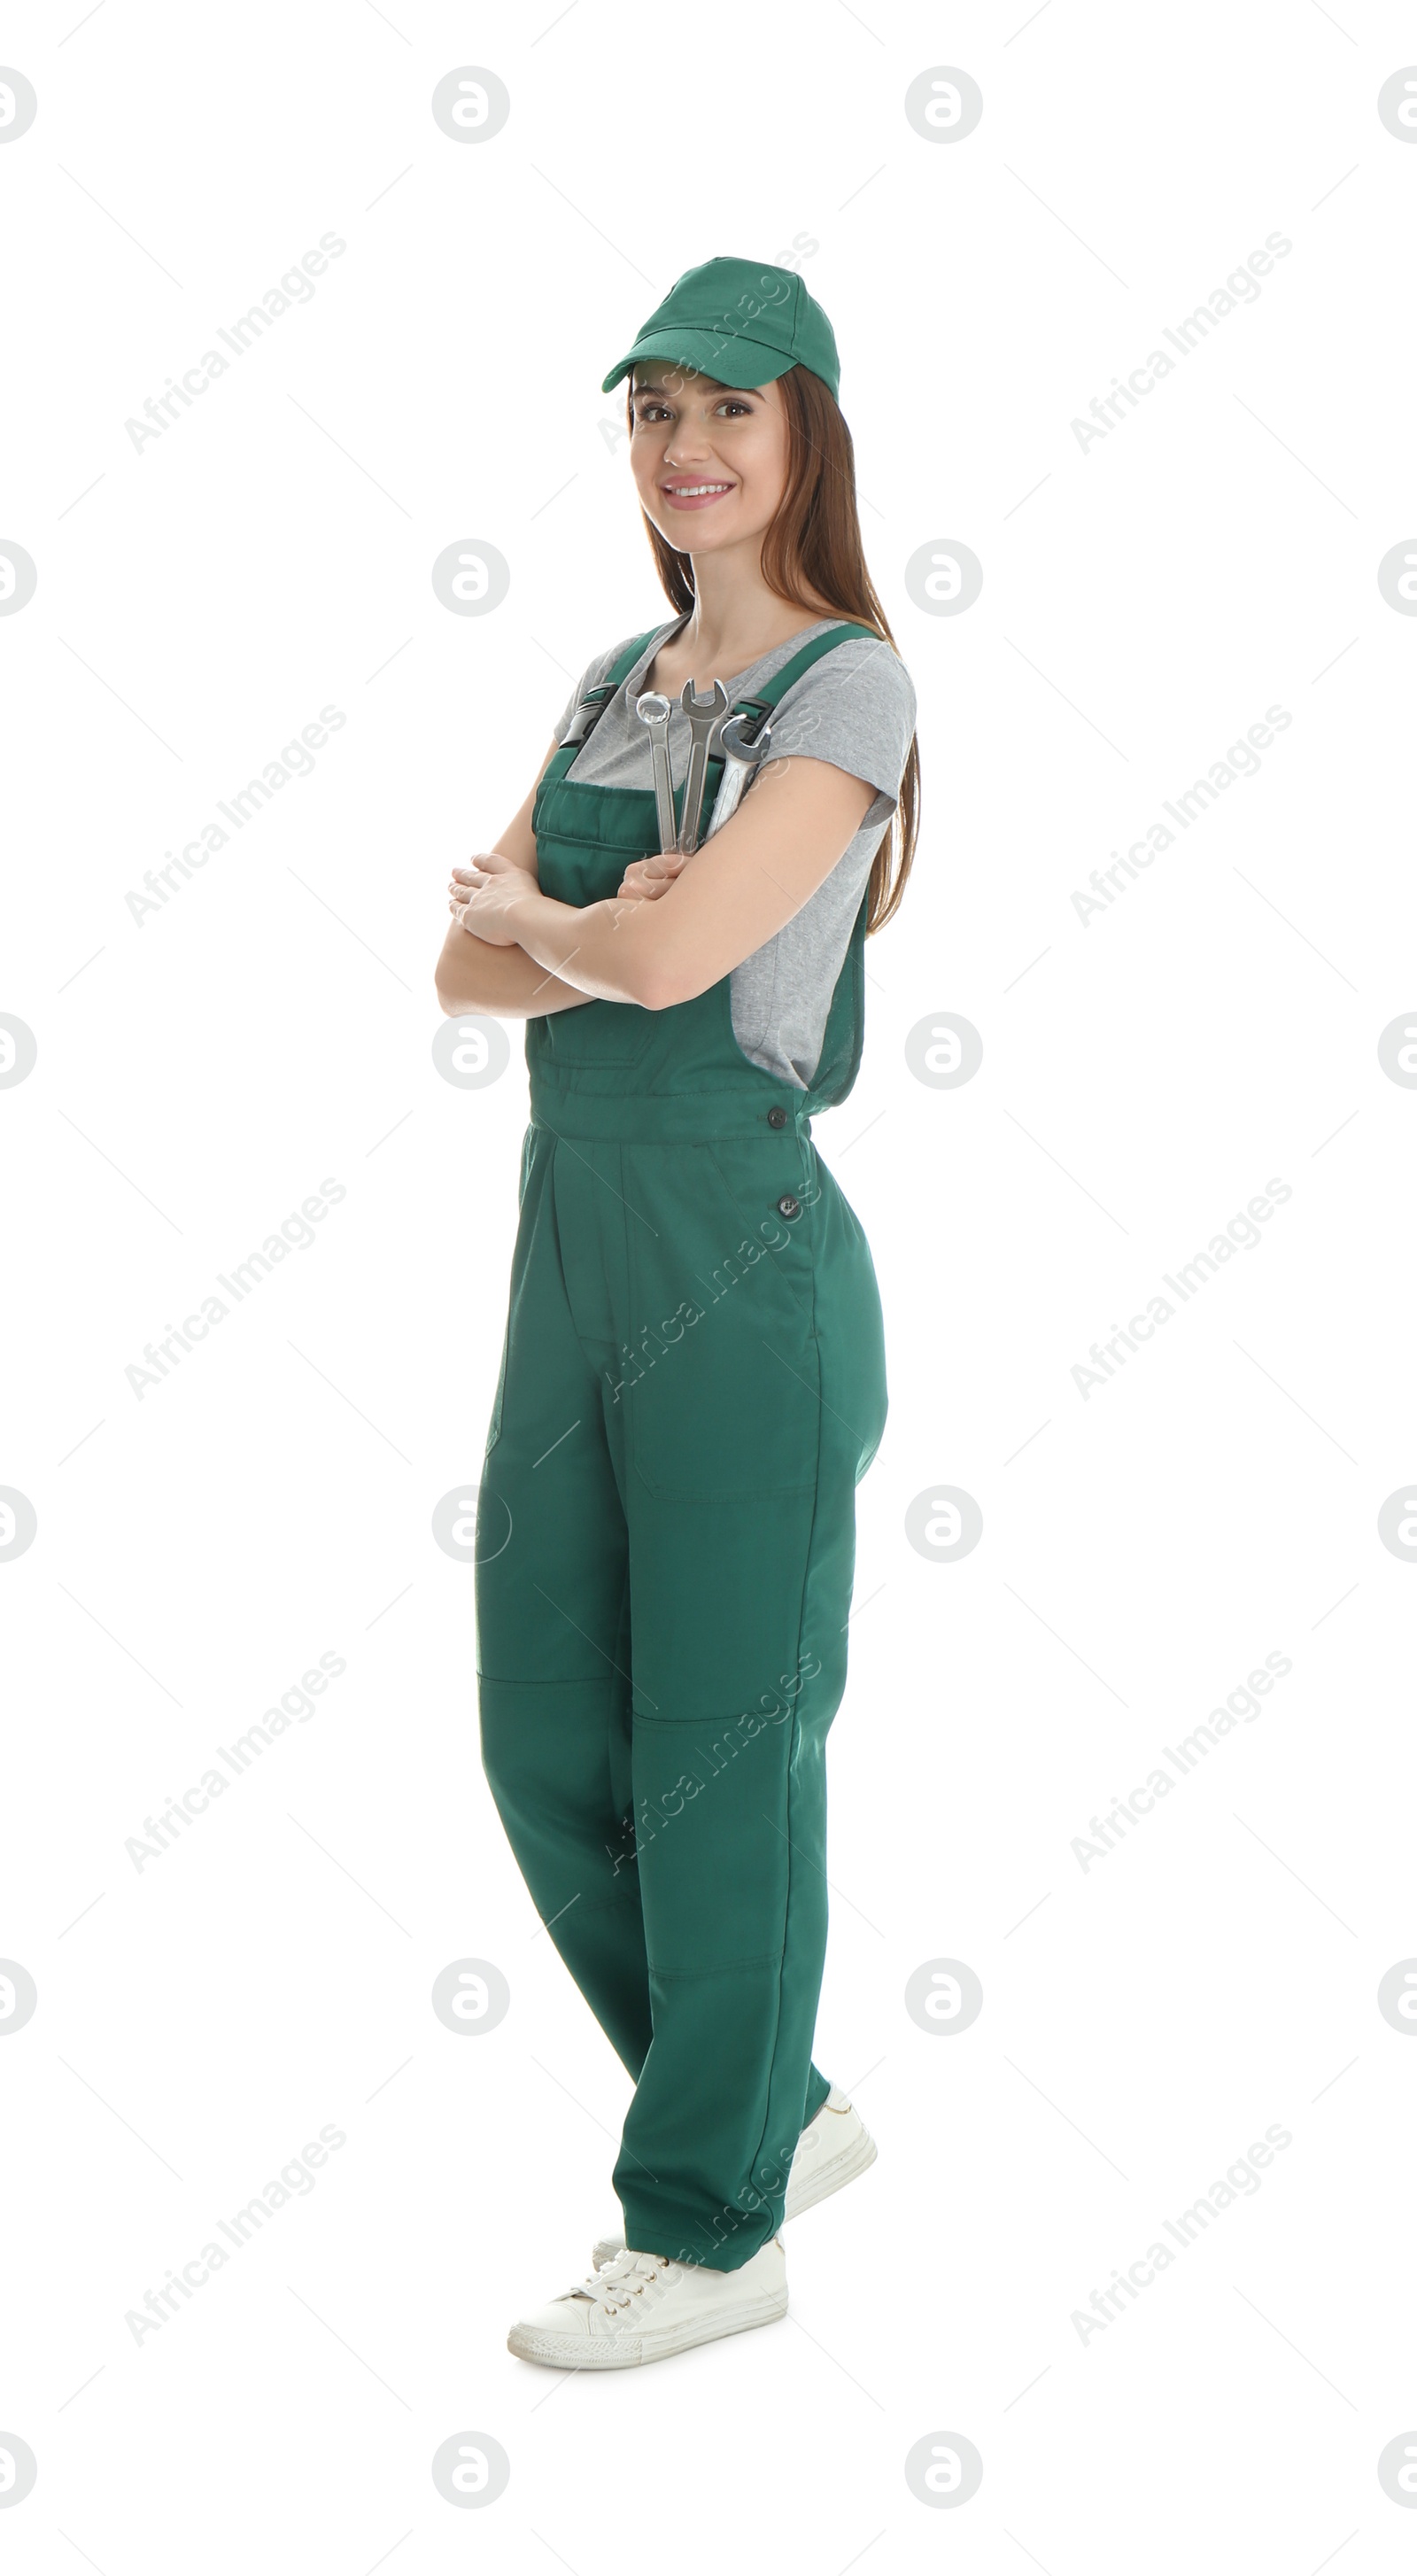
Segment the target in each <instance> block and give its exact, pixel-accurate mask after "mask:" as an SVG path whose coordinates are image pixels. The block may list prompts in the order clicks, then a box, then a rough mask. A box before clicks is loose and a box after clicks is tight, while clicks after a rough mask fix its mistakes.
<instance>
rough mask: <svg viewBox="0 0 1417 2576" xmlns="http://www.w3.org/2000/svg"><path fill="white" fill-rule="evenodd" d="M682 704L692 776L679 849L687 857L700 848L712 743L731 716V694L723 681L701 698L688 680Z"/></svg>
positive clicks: (686, 786) (686, 792)
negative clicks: (685, 719) (720, 727)
mask: <svg viewBox="0 0 1417 2576" xmlns="http://www.w3.org/2000/svg"><path fill="white" fill-rule="evenodd" d="M679 704H680V706H681V707H682V708H683V710H684V713H685V715H686V716H687V717H688V719H689V735H690V749H689V774H688V776H687V778H686V779H685V781H684V809H683V814H682V817H681V819H680V824H679V847H680V849H681V850H682V851H684V853H685V854H686V856H687V854H688V853H689V852H690V851H692V850H696V849H697V848H698V846H699V821H700V817H701V816H702V813H703V810H704V786H705V783H706V781H707V778H708V763H709V742H710V739H711V737H712V735H713V734H714V732H715V731H716V729H717V726H718V724H719V721H720V719H721V718H722V717H723V716H726V715H727V713H728V704H729V700H728V691H727V690H726V689H725V687H724V685H723V682H722V681H721V680H714V681H713V682H712V683H711V684H710V688H709V693H708V696H707V697H706V698H700V697H699V696H698V695H697V694H696V692H695V689H694V683H693V681H692V680H686V681H685V682H684V687H683V690H682V692H681V695H680V699H679Z"/></svg>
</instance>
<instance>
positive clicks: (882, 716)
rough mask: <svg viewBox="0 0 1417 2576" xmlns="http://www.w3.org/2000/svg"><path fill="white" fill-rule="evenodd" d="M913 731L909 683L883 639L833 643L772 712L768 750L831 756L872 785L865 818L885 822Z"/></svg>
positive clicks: (809, 757) (781, 754) (786, 756)
mask: <svg viewBox="0 0 1417 2576" xmlns="http://www.w3.org/2000/svg"><path fill="white" fill-rule="evenodd" d="M914 731H915V690H914V687H913V685H912V682H911V678H910V673H909V672H908V671H907V669H906V667H905V664H904V663H903V662H902V660H901V659H900V656H899V654H898V653H896V652H894V651H893V650H892V648H891V646H890V645H889V644H887V643H885V642H871V643H867V642H866V641H865V640H864V639H861V640H853V641H852V642H851V643H849V644H838V645H837V646H836V647H835V648H834V650H833V651H832V652H830V653H824V654H823V656H822V658H821V660H820V661H819V662H814V663H813V665H812V668H811V670H810V671H807V672H804V674H803V676H802V678H801V679H800V680H799V681H797V683H796V685H795V686H794V687H793V688H790V689H789V690H788V692H787V695H786V696H785V697H784V698H783V700H782V701H781V704H780V705H779V706H778V708H777V710H776V712H775V714H774V716H773V719H772V753H771V756H772V757H776V758H781V759H790V758H791V757H792V755H793V754H794V753H796V754H797V755H798V756H799V758H804V759H807V760H829V761H830V762H831V763H832V766H833V767H834V768H836V769H845V770H849V772H850V773H851V776H852V777H853V778H864V779H865V780H866V782H867V784H868V785H869V786H871V787H874V788H875V790H876V799H875V803H874V804H873V805H871V806H870V807H869V809H868V811H867V813H866V815H865V817H864V819H863V822H862V826H861V828H862V830H863V831H864V830H865V828H866V825H867V824H869V823H876V822H884V820H885V819H886V816H887V815H888V814H889V813H890V811H891V809H892V808H893V806H894V804H895V801H896V798H897V797H898V796H899V794H900V782H901V779H902V777H903V776H904V773H905V764H906V760H907V758H908V756H909V752H910V743H911V737H912V735H913V734H914Z"/></svg>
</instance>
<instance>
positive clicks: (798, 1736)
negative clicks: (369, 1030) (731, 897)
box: [477, 625, 886, 2271]
mask: <svg viewBox="0 0 1417 2576" xmlns="http://www.w3.org/2000/svg"><path fill="white" fill-rule="evenodd" d="M866 631H867V630H865V629H863V628H861V627H858V626H852V625H843V626H838V627H836V628H834V629H833V630H832V631H830V632H829V633H828V634H825V635H822V636H818V637H816V638H815V639H814V640H813V641H812V642H811V643H810V644H808V645H806V646H804V647H803V649H802V651H801V652H800V653H798V654H797V655H796V656H795V657H794V658H793V659H792V660H791V661H789V662H788V663H787V665H786V666H785V668H784V669H783V670H781V671H780V672H779V673H778V674H777V676H776V678H775V680H774V681H773V682H772V683H771V684H770V685H769V686H768V687H767V688H765V689H764V690H763V692H762V694H761V696H759V697H757V698H755V699H752V700H747V699H740V700H738V701H736V704H737V706H739V707H740V708H748V709H750V710H761V713H762V716H764V717H765V715H766V712H767V710H768V709H769V708H770V707H771V706H772V705H774V704H775V703H776V701H777V699H778V698H779V697H780V696H781V695H782V694H783V693H784V692H785V691H786V690H787V689H788V688H790V687H791V685H792V683H793V682H794V681H795V680H797V679H799V678H800V677H801V675H802V673H803V672H804V671H805V670H807V669H808V668H809V667H810V666H811V664H812V663H813V662H815V661H816V660H817V659H818V657H819V656H820V655H821V654H823V653H825V652H829V651H830V650H831V649H832V648H833V646H835V645H836V644H838V643H841V642H843V641H844V640H846V639H847V638H848V637H857V636H860V635H862V634H863V633H865V632H866ZM648 641H649V638H648V636H641V637H639V638H638V639H637V641H636V642H635V643H634V644H633V645H631V646H630V647H629V648H628V650H627V651H626V653H625V654H624V655H623V656H622V657H621V660H620V661H619V663H618V664H617V666H616V668H615V670H614V671H613V672H612V674H611V677H610V679H609V681H607V682H606V683H605V684H604V685H603V687H602V688H601V689H600V690H599V691H593V692H592V693H591V695H590V697H589V698H588V699H587V700H585V701H583V702H582V707H581V710H580V714H579V715H578V717H577V720H576V723H575V724H574V725H573V727H572V735H573V736H574V737H575V739H568V740H567V741H566V742H565V743H564V744H562V746H561V747H560V749H559V750H558V751H557V752H556V753H555V755H554V757H553V758H552V760H551V762H550V764H549V766H548V768H547V770H546V773H545V776H544V777H543V779H542V782H541V786H540V789H539V791H538V795H537V799H536V805H535V809H534V814H533V827H534V830H535V833H536V848H537V865H538V871H539V876H540V882H541V886H542V889H543V891H544V892H545V893H547V894H549V895H552V896H554V897H555V898H556V899H557V900H558V901H560V902H563V903H570V904H575V905H585V904H589V903H596V902H599V901H602V900H604V899H606V898H608V897H611V896H613V895H614V894H615V893H616V892H617V890H618V887H619V884H620V879H621V877H622V875H623V874H624V871H625V868H626V867H627V866H628V864H629V863H630V862H631V860H634V859H638V858H642V857H644V856H645V855H646V853H648V852H650V851H652V850H654V848H655V847H656V846H657V838H658V835H657V831H656V822H655V805H654V796H653V793H652V790H651V789H649V788H645V789H643V790H639V789H635V790H627V789H614V788H606V787H597V786H594V785H589V784H577V783H576V781H575V780H573V779H569V778H568V777H567V775H566V773H567V771H568V770H569V769H570V768H571V767H572V765H573V763H574V761H575V758H576V755H577V752H578V751H579V749H580V747H581V743H582V742H583V741H584V739H585V735H586V733H587V732H588V730H589V728H590V726H591V725H592V724H593V723H594V722H595V720H596V718H597V716H598V715H599V713H600V712H602V710H603V708H604V705H605V704H606V703H607V701H608V700H609V699H610V698H611V697H612V696H613V695H614V694H615V690H616V689H617V688H618V687H619V686H621V685H622V684H623V682H624V679H625V677H626V675H627V673H628V672H629V670H630V669H632V668H633V666H634V663H635V661H636V660H637V659H638V656H639V654H640V653H641V652H642V651H643V650H644V647H645V645H646V644H647V643H648ZM646 766H647V767H648V744H647V745H646ZM722 766H723V764H722V763H721V762H720V761H711V762H710V764H709V776H708V787H707V791H706V798H705V807H704V810H705V813H707V812H708V810H709V807H710V805H711V803H712V799H713V795H714V792H715V787H716V784H717V780H718V778H719V777H720V776H721V774H722ZM680 796H681V802H682V791H680ZM865 925H866V898H865V897H864V896H863V899H862V903H861V908H860V911H859V912H858V915H857V919H856V923H855V927H854V930H853V933H852V937H851V942H850V946H849V948H848V952H847V955H846V958H845V961H844V963H843V965H842V968H841V972H840V975H839V976H838V979H837V983H836V987H835V991H834V994H833V997H832V1003H831V1009H830V1013H829V1016H828V1021H827V1028H826V1034H825V1039H824V1042H823V1047H822V1054H821V1061H820V1064H819V1066H818V1069H817V1073H816V1076H815V1079H814V1081H813V1083H812V1086H811V1088H810V1090H808V1091H806V1092H803V1091H801V1090H799V1089H798V1088H797V1087H796V1086H795V1085H794V1084H791V1083H787V1082H780V1081H778V1080H776V1079H775V1078H774V1077H773V1076H772V1075H771V1074H769V1073H767V1072H765V1071H764V1070H763V1068H762V1067H761V1066H759V1065H756V1064H754V1063H753V1062H752V1061H751V1060H750V1059H749V1058H748V1057H747V1056H745V1055H744V1053H743V1051H742V1049H741V1048H740V1046H739V1045H738V1042H737V1039H736V1037H735V1035H734V1030H733V1021H732V1013H731V1008H730V984H729V978H728V977H727V976H724V978H723V979H722V981H721V982H719V983H717V984H714V985H713V986H711V987H710V989H709V990H708V991H707V992H705V993H701V994H699V995H698V996H697V998H696V999H695V1000H693V1001H690V1002H682V1003H679V1004H677V1005H675V1006H674V1007H672V1008H670V1009H667V1010H662V1011H650V1010H646V1009H643V1008H642V1007H641V1006H640V1005H638V1004H635V1003H623V1002H604V1001H592V1002H587V1003H585V1004H583V1005H581V1006H580V1007H579V1008H572V1009H569V1010H566V1011H562V1012H553V1013H548V1014H546V1015H544V1016H542V1017H541V1018H538V1019H532V1020H529V1021H528V1022H527V1030H526V1056H527V1066H528V1071H529V1074H530V1091H531V1124H530V1126H529V1127H528V1129H527V1133H526V1137H525V1141H524V1144H523V1149H522V1165H521V1200H520V1221H519V1225H518V1231H517V1239H516V1249H515V1253H514V1255H513V1263H512V1280H511V1298H510V1310H509V1314H508V1320H507V1329H506V1339H505V1343H504V1347H503V1353H502V1367H501V1374H500V1377H499V1380H498V1385H497V1392H496V1396H495V1399H494V1403H493V1409H492V1421H491V1427H490V1430H489V1433H488V1440H487V1452H486V1458H485V1462H484V1468H483V1481H482V1486H481V1492H480V1497H479V1507H478V1529H477V1639H478V1652H477V1671H478V1696H479V1706H480V1715H481V1733H482V1759H483V1767H484V1770H485V1772H486V1775H487V1779H488V1782H489V1784H490V1787H491V1790H492V1794H493V1797H494V1798H495V1800H496V1803H497V1808H498V1811H499V1813H500V1815H501V1818H502V1821H503V1824H504V1825H505V1827H506V1831H507V1835H508V1838H509V1840H510V1842H511V1845H512V1849H513V1852H514V1853H515V1855H516V1859H517V1862H518V1865H519V1867H520V1869H521V1871H522V1875H523V1877H524V1878H525V1880H526V1883H527V1886H528V1888H529V1890H530V1893H531V1896H532V1899H533V1902H534V1903H535V1905H536V1908H537V1911H538V1913H539V1914H540V1915H541V1917H542V1920H543V1922H544V1923H545V1924H546V1926H547V1929H548V1930H549V1931H550V1934H551V1937H552V1939H553V1941H554V1942H555V1944H556V1947H557V1949H558V1950H559V1951H560V1954H561V1956H562V1958H563V1959H564V1960H565V1962H566V1965H567V1967H568V1968H569V1969H570V1971H571V1974H572V1976H573V1977H574V1978H575V1980H576V1983H577V1984H578V1986H579V1987H580V1989H581V1992H582V1994H583V1995H584V1996H585V1998H586V2001H587V2002H588V2003H589V2005H590V2007H591V2010H592V2011H593V2012H594V2013H595V2015H596V2018H597V2019H598V2021H599V2022H600V2024H601V2027H602V2029H603V2030H604V2032H605V2034H606V2036H607V2038H608V2039H609V2040H610V2042H611V2045H612V2046H613V2047H614V2048H615V2050H616V2051H617V2053H618V2055H619V2056H620V2058H621V2059H622V2060H623V2062H624V2064H625V2066H626V2067H627V2068H628V2069H629V2072H630V2074H631V2075H632V2076H633V2077H635V2078H636V2091H635V2096H634V2100H633V2103H632V2104H631V2107H630V2111H629V2114H628V2117H627V2118H626V2121H625V2127H624V2134H623V2139H622V2144H621V2150H620V2155H619V2158H618V2161H617V2163H616V2166H615V2176H614V2180H615V2190H616V2193H617V2196H618V2198H619V2200H620V2203H621V2207H622V2209H623V2211H624V2218H625V2233H626V2242H627V2243H628V2244H629V2245H631V2246H633V2247H636V2248H638V2249H640V2250H642V2251H646V2252H652V2253H658V2254H663V2255H665V2256H666V2257H668V2258H669V2259H670V2260H671V2261H681V2262H687V2263H702V2264H707V2265H709V2266H710V2267H712V2268H714V2269H716V2270H720V2271H736V2270H737V2269H738V2268H739V2266H740V2265H742V2264H744V2263H746V2262H747V2261H748V2260H749V2258H750V2257H751V2256H752V2255H753V2254H755V2253H756V2252H757V2251H758V2250H759V2248H760V2247H761V2246H763V2245H765V2244H767V2243H768V2242H769V2241H770V2239H771V2238H772V2237H773V2236H774V2235H775V2234H776V2232H777V2230H778V2228H779V2226H780V2225H781V2222H782V2211H783V2195H784V2193H785V2191H786V2187H787V2175H788V2169H789V2166H790V2165H791V2161H792V2155H793V2150H794V2149H795V2147H796V2145H797V2140H798V2137H799V2134H800V2132H801V2130H802V2129H803V2127H804V2126H805V2125H806V2123H807V2122H808V2121H809V2120H811V2119H813V2118H814V2117H815V2115H816V2113H817V2112H818V2110H819V2109H820V2108H821V2105H822V2103H823V2102H824V2101H825V2099H826V2096H827V2090H828V2086H827V2080H826V2078H825V2077H824V2076H822V2075H821V2074H819V2073H818V2071H817V2069H816V2068H815V2066H814V2065H813V2064H812V2058H811V2049H812V2037H813V2028H814V2023H815V2019H816V2009H817V1998H818V1993H819V1989H820V1985H821V1978H822V1968H823V1961H824V1957H825V1950H826V1930H827V1903H826V1898H827V1882H826V1877H825V1866H826V1847H825V1832H826V1809H825V1764H824V1755H825V1746H826V1737H827V1730H828V1728H829V1727H830V1725H831V1722H832V1719H833V1717H834V1715H835V1713H836V1710H837V1707H838V1705H839V1702H840V1699H841V1695H842V1690H843V1687H844V1684H845V1678H846V1623H847V1618H848V1615H849V1611H850V1607H851V1587H852V1576H853V1571H854V1561H855V1487H856V1484H857V1483H858V1481H859V1480H860V1478H861V1477H862V1476H863V1475H864V1474H865V1471H866V1469H867V1467H868V1466H869V1464H870V1462H871V1459H872V1458H873V1456H874V1455H875V1452H876V1449H877V1446H878V1445H879V1442H880V1438H881V1434H882V1431H883V1429H884V1427H885V1418H886V1382H885V1353H884V1345H883V1336H882V1325H881V1307H880V1299H879V1295H878V1292H877V1287H876V1278H875V1272H874V1270H873V1267H872V1263H871V1255H870V1251H869V1248H868V1246H867V1242H866V1238H865V1235H864V1234H863V1232H862V1229H861V1226H860V1224H859V1222H858V1220H857V1218H856V1216H855V1214H854V1213H853V1211H852V1209H851V1208H850V1207H849V1206H848V1204H847V1202H846V1200H845V1199H844V1198H843V1196H842V1194H841V1191H840V1190H839V1189H838V1187H837V1185H836V1182H835V1181H834V1180H833V1178H832V1176H831V1174H830V1172H829V1171H828V1170H827V1169H826V1167H825V1166H824V1165H823V1164H822V1163H821V1161H820V1160H819V1158H818V1155H817V1151H816V1148H815V1146H814V1145H813V1143H812V1135H811V1120H812V1113H813V1112H814V1111H815V1110H817V1109H821V1108H825V1107H828V1106H831V1105H833V1104H834V1103H836V1102H837V1101H840V1100H842V1099H844V1098H845V1096H846V1094H847V1092H848V1091H849V1090H850V1088H851V1085H852V1083H853V1081H854V1080H855V1077H856V1070H857V1066H858V1064H859V1062H860V1055H861V1041H862V999H863V991H862V988H863V981H864V968H863V956H862V950H863V944H864V939H865Z"/></svg>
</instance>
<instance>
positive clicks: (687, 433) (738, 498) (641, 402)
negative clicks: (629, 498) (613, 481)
mask: <svg viewBox="0 0 1417 2576" xmlns="http://www.w3.org/2000/svg"><path fill="white" fill-rule="evenodd" d="M632 405H633V414H634V428H633V431H632V433H631V438H630V470H631V472H632V473H633V475H634V478H635V483H636V486H637V488H638V491H639V496H640V501H641V504H642V506H643V508H644V511H645V514H646V516H647V517H648V518H649V519H651V520H652V521H653V523H654V525H655V527H656V528H658V530H659V532H660V534H661V536H663V537H666V538H667V539H668V541H669V543H670V545H671V546H674V547H675V548H677V550H678V551H679V552H680V553H681V554H691V553H692V554H696V555H697V554H709V553H717V552H718V551H719V550H720V549H721V548H724V547H727V546H740V545H751V546H753V548H754V550H755V551H756V549H757V547H758V546H759V545H760V544H761V541H762V538H763V535H764V533H765V531H766V530H767V528H768V527H769V525H770V524H771V522H772V520H773V518H774V516H775V515H776V512H777V508H778V504H779V502H780V501H781V499H782V495H783V491H784V488H785V485H786V482H787V460H788V433H787V414H786V412H785V410H784V408H783V402H782V396H781V394H780V392H779V390H778V387H777V385H776V384H770V385H759V386H757V387H756V388H754V389H751V390H748V391H741V390H740V389H739V388H738V387H737V386H735V385H720V384H715V382H714V380H713V378H712V377H711V376H700V375H694V374H691V373H690V372H689V370H688V369H687V368H684V367H676V366H674V365H673V364H671V362H670V361H669V360H668V359H654V358H651V359H646V360H645V361H644V362H643V363H641V364H637V365H636V368H635V372H634V392H633V396H632Z"/></svg>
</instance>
